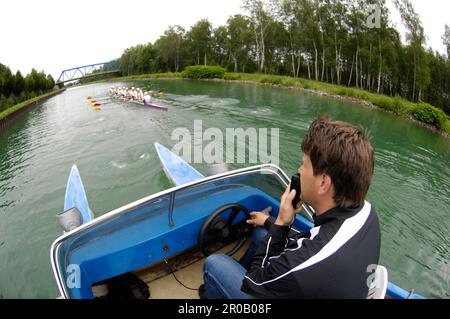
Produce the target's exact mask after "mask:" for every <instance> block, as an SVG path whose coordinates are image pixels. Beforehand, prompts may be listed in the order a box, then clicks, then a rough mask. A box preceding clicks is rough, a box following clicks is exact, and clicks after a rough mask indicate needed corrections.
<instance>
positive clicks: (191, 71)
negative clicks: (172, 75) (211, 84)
mask: <svg viewBox="0 0 450 319" xmlns="http://www.w3.org/2000/svg"><path fill="white" fill-rule="evenodd" d="M181 76H182V77H184V78H191V79H214V78H218V79H223V78H224V76H225V69H224V68H222V67H220V66H208V65H195V66H188V67H186V68H185V69H184V71H183V72H181Z"/></svg>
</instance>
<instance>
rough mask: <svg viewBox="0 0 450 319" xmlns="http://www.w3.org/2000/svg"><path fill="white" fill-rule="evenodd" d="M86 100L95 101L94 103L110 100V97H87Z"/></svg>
mask: <svg viewBox="0 0 450 319" xmlns="http://www.w3.org/2000/svg"><path fill="white" fill-rule="evenodd" d="M87 99H88V100H95V101H105V100H110V99H111V97H109V96H99V97H93V96H88V98H87Z"/></svg>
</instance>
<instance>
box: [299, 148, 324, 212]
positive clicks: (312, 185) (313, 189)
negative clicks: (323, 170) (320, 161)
mask: <svg viewBox="0 0 450 319" xmlns="http://www.w3.org/2000/svg"><path fill="white" fill-rule="evenodd" d="M298 172H299V173H300V184H301V191H302V193H301V200H302V201H304V202H305V203H307V204H308V205H311V206H312V207H313V208H314V206H315V205H314V203H315V202H316V198H317V186H318V185H317V182H318V180H317V178H316V177H314V174H313V167H312V163H311V160H310V158H309V156H308V155H306V154H304V155H303V163H302V165H301V166H300V167H299V169H298ZM319 183H320V181H319Z"/></svg>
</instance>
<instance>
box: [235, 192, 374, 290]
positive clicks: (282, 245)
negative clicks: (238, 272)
mask: <svg viewBox="0 0 450 319" xmlns="http://www.w3.org/2000/svg"><path fill="white" fill-rule="evenodd" d="M274 220H275V219H274V218H273V217H271V218H268V219H267V220H266V223H265V224H264V227H265V228H266V229H267V230H268V234H267V236H266V237H264V239H263V240H262V241H261V243H260V244H259V246H258V249H257V251H256V253H255V256H254V258H253V261H252V264H251V267H250V269H249V270H248V271H247V273H246V275H245V278H244V280H243V285H242V288H241V289H242V291H244V292H246V293H248V294H251V295H254V296H257V297H261V298H366V297H367V293H368V290H369V287H368V284H367V281H368V277H369V276H370V275H371V274H372V273H373V271H374V269H373V268H372V267H369V266H370V265H377V264H378V259H379V256H380V226H379V222H378V217H377V214H376V212H375V209H374V208H373V207H372V206H371V204H370V203H368V202H367V201H366V202H365V203H364V205H362V206H360V207H358V208H355V209H346V208H342V207H335V208H333V209H330V210H329V211H327V212H325V213H324V214H321V215H320V216H314V227H313V228H311V230H310V231H309V232H299V231H296V230H295V229H293V228H290V227H287V226H279V225H275V224H274Z"/></svg>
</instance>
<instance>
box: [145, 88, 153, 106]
mask: <svg viewBox="0 0 450 319" xmlns="http://www.w3.org/2000/svg"><path fill="white" fill-rule="evenodd" d="M151 92H152V91H147V92H145V94H144V103H150V102H151V101H152V93H151Z"/></svg>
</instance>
